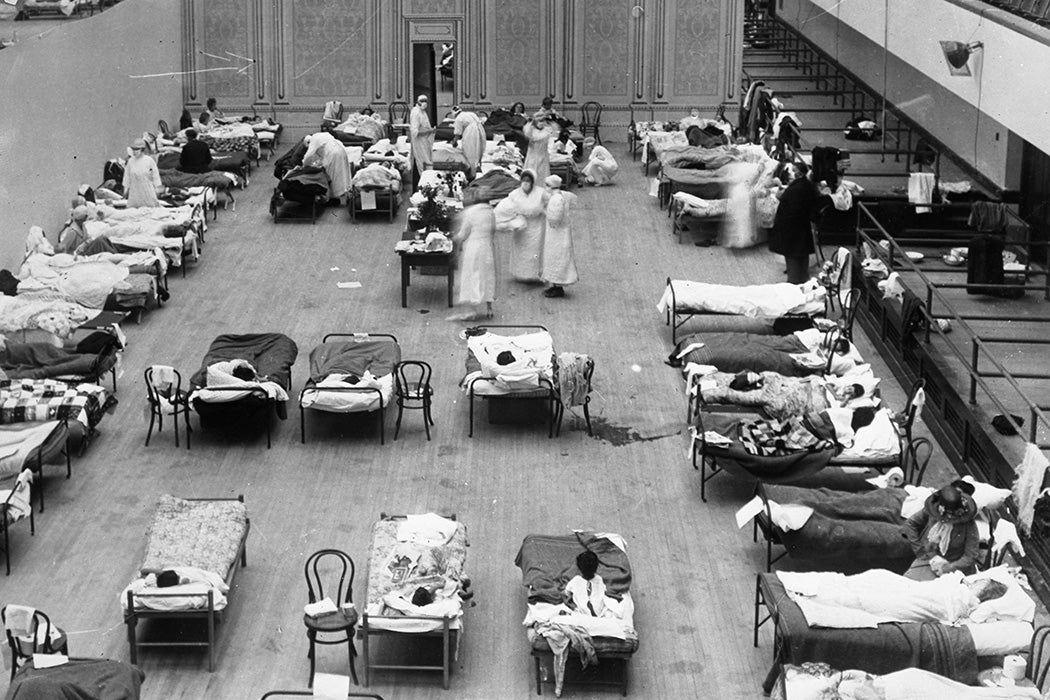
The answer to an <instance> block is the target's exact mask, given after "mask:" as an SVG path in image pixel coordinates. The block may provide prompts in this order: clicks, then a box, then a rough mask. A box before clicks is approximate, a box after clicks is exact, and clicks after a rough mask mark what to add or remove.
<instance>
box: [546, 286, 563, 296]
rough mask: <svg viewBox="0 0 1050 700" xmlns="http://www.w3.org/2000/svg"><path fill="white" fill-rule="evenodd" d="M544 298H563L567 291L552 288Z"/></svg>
mask: <svg viewBox="0 0 1050 700" xmlns="http://www.w3.org/2000/svg"><path fill="white" fill-rule="evenodd" d="M543 296H545V297H551V298H558V297H563V296H565V290H564V289H562V288H561V287H551V288H550V289H547V290H545V291H544V292H543Z"/></svg>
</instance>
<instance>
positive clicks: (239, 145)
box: [200, 134, 259, 158]
mask: <svg viewBox="0 0 1050 700" xmlns="http://www.w3.org/2000/svg"><path fill="white" fill-rule="evenodd" d="M200 140H201V141H203V142H204V143H206V144H208V147H209V148H211V149H212V150H213V151H215V152H217V153H236V152H237V151H246V152H247V153H248V156H249V157H250V158H256V157H258V155H259V137H258V136H255V135H252V136H235V137H233V138H225V137H215V136H212V135H210V134H201V137H200Z"/></svg>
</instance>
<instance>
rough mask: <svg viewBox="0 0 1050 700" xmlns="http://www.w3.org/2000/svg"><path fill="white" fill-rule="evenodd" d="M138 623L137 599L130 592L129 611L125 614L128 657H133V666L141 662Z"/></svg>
mask: <svg viewBox="0 0 1050 700" xmlns="http://www.w3.org/2000/svg"><path fill="white" fill-rule="evenodd" d="M137 623H138V619H137V618H136V617H135V597H134V596H133V595H132V593H131V591H128V611H127V612H126V613H125V614H124V624H125V625H126V626H127V632H128V655H129V656H130V657H131V665H132V666H134V665H135V664H137V663H138V661H139V647H138V636H137V635H136V632H135V625H136V624H137Z"/></svg>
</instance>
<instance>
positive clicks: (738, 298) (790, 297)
mask: <svg viewBox="0 0 1050 700" xmlns="http://www.w3.org/2000/svg"><path fill="white" fill-rule="evenodd" d="M672 287H673V288H674V302H675V311H679V312H686V313H688V312H691V311H692V312H699V313H703V312H709V313H720V314H736V315H739V316H746V317H748V318H762V317H769V318H777V317H780V316H784V315H786V314H806V315H810V316H812V315H816V314H819V313H822V312H823V311H824V296H825V292H824V289H823V288H822V287H820V286H816V285H812V284H810V283H808V282H807V283H804V284H801V285H798V284H789V283H787V282H779V283H776V284H754V285H746V286H736V285H731V284H708V283H706V282H692V281H689V280H672V281H671V284H670V285H669V286H668V287H665V288H664V292H663V295H662V296H661V297H660V301H659V302H658V303H657V305H656V308H657V309H658V310H659V311H660V313H667V309H668V308H669V307H670V305H671V301H672V292H671V288H672Z"/></svg>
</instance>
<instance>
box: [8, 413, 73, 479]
mask: <svg viewBox="0 0 1050 700" xmlns="http://www.w3.org/2000/svg"><path fill="white" fill-rule="evenodd" d="M68 434H69V432H68V431H67V430H65V429H64V428H62V424H61V423H60V422H59V421H53V420H52V421H46V422H44V423H17V424H15V425H0V475H7V474H17V473H19V472H20V471H22V470H23V469H25V468H27V467H33V468H35V467H36V463H35V457H36V454H35V453H36V451H37V450H38V449H39V450H40V451H41V458H42V459H43V461H44V463H45V464H46V463H47V461H48V459H49V458H51V459H54V458H55V457H56V456H57V455H58V454H60V453H61V450H62V448H64V447H65V446H66V437H67V436H68ZM30 455H32V456H33V457H34V461H33V463H31V464H27V461H28V460H29V457H30Z"/></svg>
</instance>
